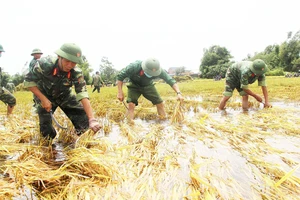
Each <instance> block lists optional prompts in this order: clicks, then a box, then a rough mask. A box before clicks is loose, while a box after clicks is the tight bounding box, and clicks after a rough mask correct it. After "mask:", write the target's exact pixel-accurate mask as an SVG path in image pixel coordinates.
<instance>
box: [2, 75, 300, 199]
mask: <svg viewBox="0 0 300 200" xmlns="http://www.w3.org/2000/svg"><path fill="white" fill-rule="evenodd" d="M267 83H268V91H269V96H270V102H271V104H273V108H270V109H262V108H261V105H260V104H259V103H258V102H256V101H255V99H253V98H252V97H250V98H249V99H250V104H249V105H250V111H249V112H242V110H241V103H240V102H241V98H240V97H239V96H238V94H237V92H236V91H235V93H234V96H233V97H232V98H231V99H230V100H229V102H228V104H227V108H228V112H227V114H225V115H223V114H222V113H220V112H218V110H217V109H216V108H217V106H218V104H219V101H220V100H221V98H222V92H223V89H224V81H213V80H194V81H189V82H182V83H179V86H180V90H181V92H182V93H183V96H184V97H185V99H186V100H185V101H184V102H183V103H179V102H177V101H176V97H177V95H176V94H175V92H174V91H173V90H172V89H171V88H170V87H169V86H168V85H166V84H165V83H160V82H159V83H157V84H156V86H157V88H158V90H159V93H160V94H161V96H162V98H163V99H164V100H165V107H166V111H167V113H168V119H167V120H160V119H159V118H158V117H157V115H156V108H155V107H154V106H153V105H151V103H150V102H149V101H147V100H146V99H144V98H143V97H141V99H140V101H139V105H138V106H137V108H136V120H135V124H133V125H132V124H127V123H126V120H125V115H126V111H127V110H126V107H125V106H124V105H123V103H121V102H119V101H118V100H117V98H116V95H117V88H116V87H104V88H101V93H100V94H98V93H91V88H88V90H89V93H90V100H91V104H92V107H93V109H94V113H95V116H96V118H97V120H98V121H99V122H100V123H101V124H102V126H103V130H101V131H99V132H98V133H97V134H93V133H92V132H91V131H87V132H86V133H84V134H83V135H82V136H81V137H79V138H78V137H76V136H75V135H74V134H73V126H72V124H71V123H70V121H69V120H68V119H67V118H66V116H65V115H64V114H63V113H62V112H61V110H59V109H58V110H57V111H56V112H55V117H56V118H57V120H58V121H59V122H60V123H61V124H63V125H64V126H65V125H67V126H68V127H69V128H70V129H68V130H59V129H57V131H58V133H59V134H58V135H59V136H58V137H57V138H56V139H55V140H54V141H53V142H54V144H55V145H56V146H51V145H49V146H43V145H41V144H42V143H43V140H42V138H40V135H39V126H38V117H37V115H36V114H35V113H34V112H33V109H32V105H33V102H32V94H31V93H30V92H17V93H15V96H16V98H17V106H16V108H15V110H14V115H13V116H12V117H11V118H6V116H5V113H6V108H5V106H1V107H0V117H1V123H0V128H1V129H0V141H1V146H0V185H1V187H0V198H1V199H25V198H27V199H247V200H248V199H299V196H300V188H299V187H300V172H299V165H300V158H299V154H300V146H299V144H300V125H299V124H300V115H299V111H300V110H299V102H300V99H299V95H298V92H297V91H299V89H300V88H299V87H300V78H284V77H267ZM123 89H124V92H126V87H124V88H123ZM251 89H252V90H253V91H255V92H257V93H258V94H260V95H262V94H261V89H260V87H258V86H257V83H254V84H253V85H251Z"/></svg>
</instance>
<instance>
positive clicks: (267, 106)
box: [264, 103, 272, 108]
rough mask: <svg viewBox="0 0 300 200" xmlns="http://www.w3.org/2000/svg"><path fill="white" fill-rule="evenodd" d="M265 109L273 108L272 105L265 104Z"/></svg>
mask: <svg viewBox="0 0 300 200" xmlns="http://www.w3.org/2000/svg"><path fill="white" fill-rule="evenodd" d="M264 108H272V105H271V104H269V103H264Z"/></svg>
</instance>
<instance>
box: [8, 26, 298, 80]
mask: <svg viewBox="0 0 300 200" xmlns="http://www.w3.org/2000/svg"><path fill="white" fill-rule="evenodd" d="M232 58H233V56H232V55H231V54H230V51H229V50H228V49H227V48H226V47H221V46H219V45H213V46H211V47H209V48H208V49H204V54H203V57H202V59H201V63H200V66H199V71H200V73H201V77H202V78H214V77H216V76H221V77H224V76H225V73H226V70H227V68H228V67H229V66H230V65H231V64H233V63H234V61H232ZM258 58H259V59H262V60H264V61H265V62H266V64H267V65H268V67H269V69H270V71H269V72H268V73H267V75H284V72H298V71H299V70H300V30H299V31H298V32H296V33H295V34H294V35H293V34H292V32H289V33H288V34H287V39H286V40H285V41H283V42H282V43H281V44H273V45H269V46H267V47H266V48H265V50H264V51H263V52H258V53H255V55H253V56H251V55H250V54H248V55H247V57H245V58H244V59H243V60H250V61H253V60H255V59H258ZM83 60H84V63H82V64H80V65H78V67H79V68H81V70H82V72H83V75H84V77H85V80H86V82H87V84H88V85H90V84H91V82H92V78H93V75H91V73H93V69H92V68H91V66H90V64H89V62H88V59H87V58H86V57H85V56H83ZM179 69H180V72H182V70H184V69H185V67H180V68H179ZM96 71H99V73H100V76H101V78H102V80H103V81H104V82H105V83H114V82H115V81H116V76H117V73H118V70H116V69H115V68H114V65H113V63H112V62H110V61H109V59H108V58H107V57H105V56H104V57H102V58H101V61H100V65H99V68H98V70H96ZM176 73H177V72H176ZM24 76H25V75H24V74H20V73H17V74H15V75H12V76H11V75H9V74H8V73H2V85H4V86H5V85H6V84H7V83H8V82H9V81H12V82H13V83H14V84H15V85H19V84H22V83H23V81H24V78H25V77H24Z"/></svg>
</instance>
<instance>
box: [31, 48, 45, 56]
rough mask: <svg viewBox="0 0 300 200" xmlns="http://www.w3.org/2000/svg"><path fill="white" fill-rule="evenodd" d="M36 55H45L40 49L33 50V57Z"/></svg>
mask: <svg viewBox="0 0 300 200" xmlns="http://www.w3.org/2000/svg"><path fill="white" fill-rule="evenodd" d="M34 54H43V52H42V51H41V50H40V49H33V50H32V53H31V55H32V56H33V55H34Z"/></svg>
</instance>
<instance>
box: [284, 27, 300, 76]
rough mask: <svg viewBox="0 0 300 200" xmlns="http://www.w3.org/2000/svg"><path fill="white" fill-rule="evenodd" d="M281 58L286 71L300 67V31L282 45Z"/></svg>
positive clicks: (296, 69)
mask: <svg viewBox="0 0 300 200" xmlns="http://www.w3.org/2000/svg"><path fill="white" fill-rule="evenodd" d="M279 58H280V62H281V65H282V67H283V68H284V70H285V71H298V70H299V69H300V59H299V58H300V31H298V32H297V33H296V34H295V35H294V36H293V37H292V38H291V39H287V40H286V41H285V42H284V43H282V45H281V46H280V51H279Z"/></svg>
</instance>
